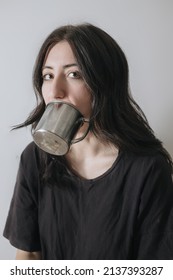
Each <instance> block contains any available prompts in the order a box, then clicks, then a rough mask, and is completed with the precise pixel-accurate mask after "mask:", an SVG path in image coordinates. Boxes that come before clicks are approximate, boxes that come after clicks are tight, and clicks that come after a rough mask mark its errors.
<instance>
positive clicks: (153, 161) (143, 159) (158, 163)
mask: <svg viewBox="0 0 173 280" xmlns="http://www.w3.org/2000/svg"><path fill="white" fill-rule="evenodd" d="M123 158H124V161H126V162H127V164H130V165H132V166H134V167H135V168H137V169H141V168H145V169H146V170H149V169H153V168H156V169H157V168H159V169H160V168H166V169H168V170H170V171H171V168H170V166H169V163H168V161H167V159H166V157H165V156H164V155H162V154H161V153H159V152H158V153H155V154H152V155H139V154H134V153H128V152H127V153H124V157H123Z"/></svg>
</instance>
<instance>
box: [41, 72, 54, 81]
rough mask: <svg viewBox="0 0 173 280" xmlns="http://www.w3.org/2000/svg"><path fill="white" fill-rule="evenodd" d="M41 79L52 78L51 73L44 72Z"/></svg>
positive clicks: (47, 79)
mask: <svg viewBox="0 0 173 280" xmlns="http://www.w3.org/2000/svg"><path fill="white" fill-rule="evenodd" d="M42 78H43V81H49V80H51V79H53V75H52V74H48V73H47V74H44V75H42Z"/></svg>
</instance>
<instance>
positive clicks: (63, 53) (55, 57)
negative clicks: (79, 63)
mask: <svg viewBox="0 0 173 280" xmlns="http://www.w3.org/2000/svg"><path fill="white" fill-rule="evenodd" d="M75 61H76V59H75V56H74V54H73V51H72V49H71V46H70V44H69V43H68V42H67V41H61V42H59V43H57V44H55V45H54V46H53V47H52V48H51V49H50V51H49V52H48V54H47V56H46V59H45V64H47V63H56V62H59V63H61V62H62V63H64V62H68V63H71V62H75Z"/></svg>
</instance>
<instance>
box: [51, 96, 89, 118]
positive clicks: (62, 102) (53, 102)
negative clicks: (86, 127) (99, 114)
mask: <svg viewBox="0 0 173 280" xmlns="http://www.w3.org/2000/svg"><path fill="white" fill-rule="evenodd" d="M56 103H59V104H65V105H68V106H69V107H72V108H73V109H75V110H76V111H78V113H79V114H80V115H81V117H83V118H84V116H83V115H82V113H81V112H80V111H79V109H78V108H77V107H76V106H75V105H73V104H72V103H70V102H67V101H59V100H52V101H50V102H49V103H47V105H46V108H47V107H48V106H49V105H51V104H56Z"/></svg>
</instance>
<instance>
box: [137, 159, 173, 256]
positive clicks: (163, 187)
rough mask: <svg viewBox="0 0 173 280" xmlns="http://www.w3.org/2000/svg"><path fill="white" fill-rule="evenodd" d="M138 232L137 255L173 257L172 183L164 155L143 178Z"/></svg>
mask: <svg viewBox="0 0 173 280" xmlns="http://www.w3.org/2000/svg"><path fill="white" fill-rule="evenodd" d="M136 232H137V234H136V235H135V239H134V247H135V256H136V257H135V258H136V259H140V260H141V259H153V260H159V259H171V260H173V183H172V178H171V171H170V168H169V166H168V163H167V162H166V160H165V159H164V158H163V157H161V156H160V157H158V158H157V159H156V160H155V161H154V162H153V164H152V167H151V168H150V171H149V173H148V174H147V177H146V180H145V182H144V186H143V191H142V193H141V198H140V205H139V212H138V220H137V225H136Z"/></svg>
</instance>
